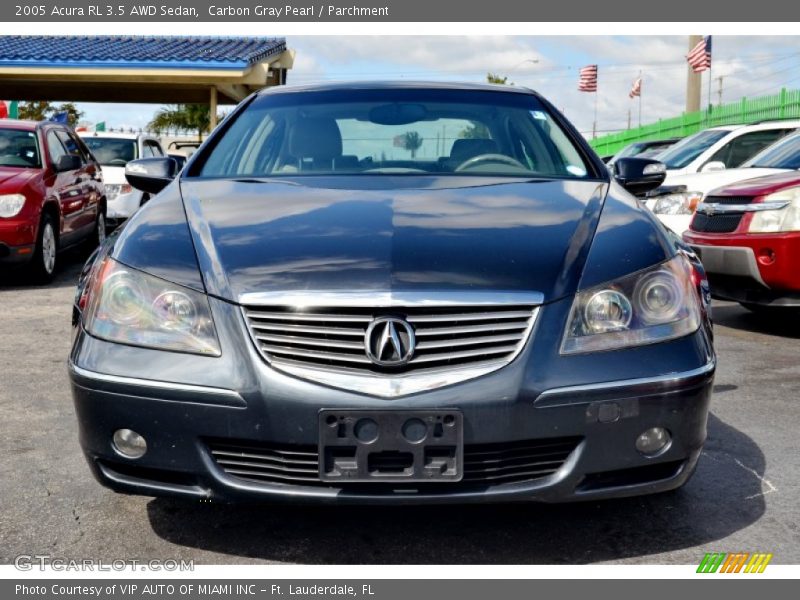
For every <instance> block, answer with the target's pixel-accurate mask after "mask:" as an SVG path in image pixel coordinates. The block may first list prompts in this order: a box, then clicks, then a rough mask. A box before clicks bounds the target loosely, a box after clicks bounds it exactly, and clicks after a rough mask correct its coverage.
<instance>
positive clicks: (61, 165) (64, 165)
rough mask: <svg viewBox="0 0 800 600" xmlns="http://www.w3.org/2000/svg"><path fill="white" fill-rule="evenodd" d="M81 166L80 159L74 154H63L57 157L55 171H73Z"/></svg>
mask: <svg viewBox="0 0 800 600" xmlns="http://www.w3.org/2000/svg"><path fill="white" fill-rule="evenodd" d="M80 168H81V159H80V158H79V157H77V156H75V155H74V154H63V155H62V156H61V157H59V159H58V162H57V163H56V164H55V169H56V172H57V173H64V172H65V171H75V170H77V169H80Z"/></svg>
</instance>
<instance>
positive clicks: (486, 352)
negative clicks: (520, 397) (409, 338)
mask: <svg viewBox="0 0 800 600" xmlns="http://www.w3.org/2000/svg"><path fill="white" fill-rule="evenodd" d="M303 306H304V307H303V308H301V309H295V308H293V307H288V306H274V305H272V306H255V305H245V306H244V307H243V313H244V316H245V320H246V322H247V325H248V328H249V331H250V334H251V337H252V339H253V341H254V343H255V345H256V347H257V348H258V350H259V352H260V354H261V356H262V358H263V359H264V360H266V361H267V362H269V363H270V364H272V365H273V366H275V367H276V368H279V369H282V370H285V371H289V372H291V373H292V374H295V375H299V376H301V377H305V378H307V379H311V380H315V381H321V382H324V383H327V384H330V385H334V386H338V387H345V388H347V389H355V390H359V391H364V392H367V393H373V394H376V395H384V396H396V395H401V394H403V393H411V392H412V391H420V390H423V389H432V388H435V387H440V386H442V385H449V384H452V383H456V382H458V381H463V380H465V379H470V378H472V377H477V376H479V375H482V374H484V373H488V372H490V371H493V370H495V369H498V368H500V367H502V366H504V365H506V364H508V363H509V362H511V361H512V360H513V359H514V358H515V357H516V356H517V355H518V354H519V353H520V352H521V351H522V349H523V347H524V346H525V342H526V341H527V339H528V337H529V335H530V332H531V329H532V327H533V323H534V321H535V318H536V314H537V310H538V309H537V307H536V306H534V305H530V304H528V305H525V304H517V303H513V304H508V305H505V304H499V305H498V304H492V305H487V304H480V305H466V304H458V305H450V306H446V305H436V306H408V305H406V306H400V305H398V306H381V307H368V306H342V305H335V306H328V307H324V306H320V307H313V308H309V307H308V306H307V305H303ZM385 316H392V317H397V318H399V319H403V320H405V321H407V322H408V323H409V324H410V325H411V327H412V328H413V332H414V337H415V338H416V344H415V349H414V353H413V355H412V357H411V359H410V360H409V361H408V362H407V363H406V364H404V365H402V366H395V367H387V366H379V365H377V364H374V363H373V361H372V360H370V358H369V357H368V354H367V348H366V344H367V340H366V335H367V328H368V327H369V326H370V324H371V323H372V322H373V320H374V319H376V318H379V317H385ZM336 373H339V374H342V376H343V377H342V378H341V381H339V382H337V380H336V377H334V375H335V374H336ZM443 373H449V374H450V376H447V377H442V374H443ZM345 376H346V377H345ZM376 382H379V384H378V383H376Z"/></svg>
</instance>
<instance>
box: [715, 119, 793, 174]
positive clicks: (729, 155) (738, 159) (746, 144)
mask: <svg viewBox="0 0 800 600" xmlns="http://www.w3.org/2000/svg"><path fill="white" fill-rule="evenodd" d="M786 133H787V130H786V129H770V130H767V131H753V132H751V133H745V134H743V135H740V136H739V137H737V138H736V139H734V140H731V141H730V142H728V143H727V144H725V145H724V146H723V147H722V148H720V149H719V150H717V152H716V153H715V154H714V156H712V157H711V160H710V161H709V162H713V161H719V162H722V163H725V166H726V167H727V168H729V169H732V168H734V167H738V166H739V165H741V164H742V163H743V162H744V161H746V160H747V159H748V158H750V157H752V156H753V155H755V154H757V153H758V152H760V151H761V150H763V149H764V148H766V147H767V146H769V145H770V144H772V143H773V142H775V141H777V140H778V139H779V138H781V137H783V136H784V135H786Z"/></svg>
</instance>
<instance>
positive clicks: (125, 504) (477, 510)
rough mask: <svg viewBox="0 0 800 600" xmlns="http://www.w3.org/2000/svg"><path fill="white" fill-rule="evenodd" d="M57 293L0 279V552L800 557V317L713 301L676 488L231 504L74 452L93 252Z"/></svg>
mask: <svg viewBox="0 0 800 600" xmlns="http://www.w3.org/2000/svg"><path fill="white" fill-rule="evenodd" d="M63 259H64V260H63V261H62V269H61V272H60V273H59V276H58V278H57V280H56V281H55V282H54V284H52V285H51V286H48V287H45V288H42V287H36V286H32V285H30V284H27V283H25V282H24V281H23V280H21V279H20V278H19V277H18V276H14V275H9V274H8V273H0V307H1V308H2V312H0V349H2V351H1V352H0V482H2V485H0V504H1V505H2V507H3V510H2V511H0V540H2V544H0V563H9V562H13V560H14V557H15V556H17V555H20V554H30V555H33V554H48V555H51V556H55V557H59V558H68V559H84V558H95V559H101V558H102V559H104V560H106V561H110V560H114V559H137V560H144V559H194V560H195V561H196V562H197V563H198V564H223V563H256V562H280V563H334V564H339V563H367V564H369V563H412V564H425V563H444V564H466V563H480V564H488V563H500V564H516V563H522V564H525V563H527V564H538V563H545V564H549V563H579V564H580V563H594V562H610V563H653V564H660V563H674V564H697V563H698V562H699V561H700V559H701V558H702V556H703V554H704V553H705V552H710V551H721V552H734V551H743V552H754V551H760V552H771V553H773V554H774V558H773V562H774V563H784V564H787V563H798V562H800V530H798V524H800V503H798V497H800V461H798V460H797V455H798V453H797V448H798V433H797V432H798V425H800V400H799V398H800V360H798V338H800V319H798V318H797V317H795V318H793V319H790V318H781V319H765V318H763V317H759V316H756V315H753V314H750V313H748V312H747V311H745V310H744V309H742V308H740V307H739V306H737V305H733V304H727V303H718V304H716V305H715V307H714V311H715V312H714V318H715V323H716V326H715V330H716V343H717V350H718V353H719V367H718V371H717V378H716V382H715V394H714V397H713V400H712V410H711V412H712V414H711V415H710V418H709V427H708V432H709V437H708V442H707V444H706V448H705V451H704V453H703V456H702V457H701V460H700V465H699V467H698V470H697V473H696V475H695V476H694V478H693V479H692V480H691V481H690V482H689V484H688V485H687V486H686V487H685V488H684V489H682V490H679V491H677V492H673V493H669V494H663V495H657V496H648V497H641V498H633V499H626V500H613V501H605V502H591V503H581V504H568V505H556V506H552V505H539V504H531V505H512V506H492V505H487V506H444V507H394V508H386V507H383V508H378V507H375V508H370V507H302V506H297V507H295V506H250V505H248V506H224V505H215V504H192V503H187V502H181V501H175V500H165V499H152V498H146V497H134V496H122V495H118V494H115V493H113V492H111V491H109V490H106V489H105V488H102V487H101V486H100V485H99V484H97V483H96V482H95V481H94V479H93V478H92V477H91V475H90V473H89V469H88V467H87V466H86V464H85V462H84V459H83V456H82V454H81V452H80V448H79V446H78V439H77V423H76V420H75V414H74V411H73V407H72V400H71V397H70V392H69V387H68V379H67V369H66V360H67V355H68V352H69V346H70V310H71V301H72V294H73V286H74V283H75V280H76V278H77V275H78V272H79V270H80V264H81V261H82V259H83V257H82V256H81V255H80V254H73V255H67V256H65V257H63Z"/></svg>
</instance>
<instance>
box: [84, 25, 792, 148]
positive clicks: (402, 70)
mask: <svg viewBox="0 0 800 600" xmlns="http://www.w3.org/2000/svg"><path fill="white" fill-rule="evenodd" d="M287 43H288V45H289V47H290V48H292V49H294V50H295V51H296V53H297V56H296V60H295V64H294V68H293V69H292V70H291V71H290V72H289V76H288V83H289V85H296V84H301V83H309V82H314V81H330V80H334V81H336V80H353V79H358V80H365V79H390V80H395V79H399V78H403V79H420V80H454V81H485V78H486V73H487V72H492V73H497V74H499V75H502V76H507V77H508V79H509V82H513V83H514V84H515V85H519V86H526V87H530V88H533V89H535V90H537V91H538V92H540V93H542V94H543V95H544V96H545V97H546V98H548V99H549V100H550V101H551V102H553V103H554V104H555V105H556V106H557V107H558V108H559V109H561V110H562V111H563V112H564V113H565V114H566V116H567V118H568V119H570V120H571V121H572V122H573V123H574V124H575V125H576V127H577V128H578V129H579V130H580V131H581V132H582V133H584V135H586V136H587V137H591V134H592V129H593V122H594V110H595V101H596V102H597V125H596V128H597V133H598V135H601V134H602V133H605V132H609V131H618V130H620V129H624V128H626V126H627V123H628V118H629V117H628V115H629V113H630V118H631V122H632V124H633V125H634V126H636V125H637V124H638V120H639V102H638V100H631V99H629V98H628V91H629V90H630V87H631V85H632V83H633V81H634V79H636V78H637V77H638V75H639V73H640V72H641V73H642V78H643V86H642V101H641V112H642V115H641V117H642V123H643V124H644V123H649V122H653V121H657V120H658V119H659V118H669V117H673V116H676V115H679V114H680V113H681V112H682V111H683V109H684V105H685V90H686V60H685V55H686V53H687V49H688V39H687V37H686V36H552V37H551V36H287ZM713 46H714V47H713V66H712V72H711V101H712V102H713V103H714V104H716V103H717V102H718V101H719V96H718V92H719V87H720V81H719V80H718V78H719V77H722V102H723V103H726V102H733V101H736V100H739V99H741V98H742V97H743V96H748V97H754V96H760V95H765V94H773V93H778V92H779V91H780V88H781V87H784V86H785V87H788V88H800V36H790V37H787V36H784V37H781V36H714V39H713ZM587 64H597V65H598V66H599V67H598V93H597V97H596V99H595V95H594V94H591V93H585V92H583V93H582V92H578V91H577V80H578V70H579V69H580V67H582V66H585V65H587ZM708 82H709V74H708V72H706V73H703V88H702V89H703V92H702V98H703V100H702V102H703V104H705V103H706V102H707V101H708ZM80 108H81V109H82V110H83V111H84V112H85V115H84V119H85V120H88V121H91V122H98V121H105V122H106V123H107V125H108V126H109V127H115V128H116V127H126V128H127V127H133V128H140V127H144V126H145V125H146V123H147V122H148V121H149V120H150V118H151V117H152V115H153V113H154V112H155V111H156V110H157V109H158V108H159V107H158V106H157V105H145V104H138V105H137V104H89V103H83V104H80Z"/></svg>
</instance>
